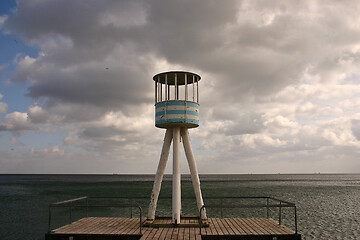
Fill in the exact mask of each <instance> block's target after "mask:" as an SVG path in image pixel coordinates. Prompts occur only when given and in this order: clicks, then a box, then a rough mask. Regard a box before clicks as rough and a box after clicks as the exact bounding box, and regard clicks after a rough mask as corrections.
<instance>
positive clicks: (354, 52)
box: [0, 0, 360, 174]
mask: <svg viewBox="0 0 360 240" xmlns="http://www.w3.org/2000/svg"><path fill="white" fill-rule="evenodd" d="M359 63H360V2H359V1H358V0H353V1H352V0H346V1H337V0H336V1H330V0H322V1H317V0H302V1H285V0H284V1H281V0H278V1H261V0H259V1H257V0H243V1H238V0H237V1H230V0H227V1H221V3H220V1H215V0H213V1H212V0H206V1H205V0H204V1H193V0H191V1H190V0H185V1H157V0H143V1H141V0H139V1H133V0H121V1H120V0H103V1H97V0H87V1H83V0H73V1H61V0H18V1H14V0H1V3H0V173H110V174H111V173H155V171H156V167H157V163H158V161H159V156H160V151H161V145H162V141H163V136H164V133H165V130H163V129H157V128H155V126H154V96H153V95H154V89H153V87H154V84H153V80H152V77H153V76H154V75H155V74H157V73H159V72H164V71H170V70H185V71H192V72H195V73H197V74H199V75H200V76H201V77H202V80H201V81H200V84H199V85H200V86H199V87H200V104H201V106H200V127H199V128H197V129H191V130H190V136H191V140H192V146H193V150H194V152H195V155H196V161H197V164H198V168H199V172H200V173H314V172H322V173H325V172H327V173H358V172H360V158H359V155H360V112H359V108H360V67H359V66H360V65H359ZM182 169H183V172H184V173H188V167H187V164H186V161H185V159H183V161H182ZM167 172H168V173H170V172H171V156H170V161H169V164H168V167H167Z"/></svg>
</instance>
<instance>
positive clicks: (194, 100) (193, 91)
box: [192, 75, 195, 102]
mask: <svg viewBox="0 0 360 240" xmlns="http://www.w3.org/2000/svg"><path fill="white" fill-rule="evenodd" d="M192 85H193V102H195V75H193V84H192Z"/></svg>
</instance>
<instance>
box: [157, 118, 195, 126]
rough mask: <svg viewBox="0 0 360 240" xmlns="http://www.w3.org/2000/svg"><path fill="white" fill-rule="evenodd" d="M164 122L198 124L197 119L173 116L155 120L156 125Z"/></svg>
mask: <svg viewBox="0 0 360 240" xmlns="http://www.w3.org/2000/svg"><path fill="white" fill-rule="evenodd" d="M165 123H192V124H197V125H199V120H195V119H183V118H174V119H167V120H165V119H161V120H158V121H156V122H155V124H156V125H159V124H165Z"/></svg>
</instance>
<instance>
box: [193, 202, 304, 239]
mask: <svg viewBox="0 0 360 240" xmlns="http://www.w3.org/2000/svg"><path fill="white" fill-rule="evenodd" d="M226 198H228V199H266V204H225V205H224V204H204V205H203V206H202V207H201V208H200V210H199V227H200V233H201V230H202V225H203V222H202V220H203V219H201V212H202V211H204V210H205V208H220V209H221V215H222V209H223V208H263V207H266V217H267V218H269V208H277V207H278V208H279V225H281V219H282V217H281V209H282V208H284V207H287V208H293V209H294V228H295V233H296V234H297V213H296V205H295V203H291V202H288V201H284V200H280V199H277V198H273V197H214V198H212V199H226ZM208 199H209V198H208ZM269 200H273V201H276V202H279V204H269Z"/></svg>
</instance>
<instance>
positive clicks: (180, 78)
mask: <svg viewBox="0 0 360 240" xmlns="http://www.w3.org/2000/svg"><path fill="white" fill-rule="evenodd" d="M185 75H186V79H187V84H192V83H193V81H194V82H198V81H200V79H201V77H200V76H199V75H197V74H196V73H192V72H185V71H170V72H163V73H159V74H156V75H155V76H154V77H153V80H154V81H157V82H160V83H162V84H165V78H166V76H167V84H168V85H175V76H176V78H177V85H185ZM193 79H194V80H193Z"/></svg>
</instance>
